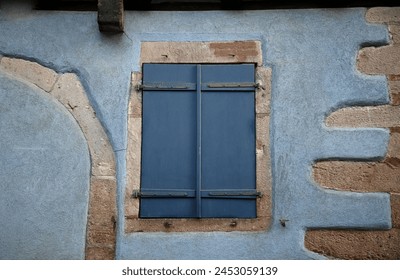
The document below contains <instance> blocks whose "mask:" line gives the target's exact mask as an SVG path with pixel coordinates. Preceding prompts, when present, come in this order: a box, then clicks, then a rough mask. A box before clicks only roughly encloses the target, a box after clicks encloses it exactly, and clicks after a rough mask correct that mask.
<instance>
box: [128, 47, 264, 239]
mask: <svg viewBox="0 0 400 280" xmlns="http://www.w3.org/2000/svg"><path fill="white" fill-rule="evenodd" d="M261 54H262V52H261V44H260V42H258V41H244V42H215V43H209V42H143V43H142V46H141V63H237V62H240V63H254V64H255V65H256V66H257V67H256V80H257V81H256V82H257V83H258V84H259V85H260V86H259V87H258V89H257V90H256V97H255V98H256V100H255V104H256V105H255V112H256V153H257V156H256V186H257V191H260V192H262V193H263V196H262V197H261V198H258V200H257V218H256V219H140V218H139V200H138V199H137V198H133V197H132V192H133V190H137V189H140V169H141V167H140V163H141V141H142V140H141V138H142V135H141V134H142V107H141V101H142V99H141V98H142V93H141V91H140V90H139V89H138V85H139V84H140V82H141V74H140V73H133V74H132V84H131V99H130V104H129V114H128V127H129V131H128V152H127V168H128V170H127V187H126V193H125V218H126V220H125V231H126V232H128V233H129V232H142V231H167V232H168V231H175V232H176V231H260V230H266V229H267V227H268V225H269V224H270V220H271V214H272V213H271V210H272V209H271V207H272V206H271V202H272V197H271V192H272V187H271V186H272V176H271V171H270V170H271V162H270V151H269V114H270V95H271V69H270V68H264V67H262V55H261Z"/></svg>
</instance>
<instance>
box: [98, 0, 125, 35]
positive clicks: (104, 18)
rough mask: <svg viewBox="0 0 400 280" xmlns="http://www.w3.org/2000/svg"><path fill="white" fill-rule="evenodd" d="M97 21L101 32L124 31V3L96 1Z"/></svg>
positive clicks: (105, 0)
mask: <svg viewBox="0 0 400 280" xmlns="http://www.w3.org/2000/svg"><path fill="white" fill-rule="evenodd" d="M97 8H98V12H97V21H98V23H99V29H100V31H101V32H113V33H118V32H123V31H124V1H123V0H98V2H97Z"/></svg>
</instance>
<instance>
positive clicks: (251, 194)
mask: <svg viewBox="0 0 400 280" xmlns="http://www.w3.org/2000/svg"><path fill="white" fill-rule="evenodd" d="M208 195H209V196H218V197H230V196H246V197H262V196H263V194H262V193H261V192H257V191H213V192H209V193H208Z"/></svg>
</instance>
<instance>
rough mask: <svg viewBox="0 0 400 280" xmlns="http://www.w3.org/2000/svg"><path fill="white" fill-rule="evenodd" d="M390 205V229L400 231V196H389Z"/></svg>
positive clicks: (396, 194)
mask: <svg viewBox="0 0 400 280" xmlns="http://www.w3.org/2000/svg"><path fill="white" fill-rule="evenodd" d="M390 203H391V206H392V227H393V228H399V229H400V194H399V193H393V194H391V196H390Z"/></svg>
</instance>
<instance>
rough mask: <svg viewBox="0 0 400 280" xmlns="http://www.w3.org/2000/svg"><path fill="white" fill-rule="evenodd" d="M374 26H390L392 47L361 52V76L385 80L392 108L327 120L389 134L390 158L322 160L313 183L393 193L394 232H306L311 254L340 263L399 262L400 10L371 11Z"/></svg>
mask: <svg viewBox="0 0 400 280" xmlns="http://www.w3.org/2000/svg"><path fill="white" fill-rule="evenodd" d="M366 19H367V20H368V21H369V22H371V23H386V24H387V25H388V29H389V33H390V36H391V43H390V45H388V46H383V47H367V48H363V49H361V50H360V52H359V55H358V59H357V66H358V69H359V71H361V72H363V73H366V74H371V75H386V76H387V80H388V86H389V94H390V105H381V106H364V107H349V108H342V109H340V110H338V111H336V112H333V113H332V114H331V115H329V116H328V117H327V118H326V120H325V123H326V125H327V126H328V127H352V128H355V127H372V128H373V127H381V128H389V129H390V141H389V145H388V149H387V154H386V157H385V158H384V159H383V160H381V161H380V162H354V161H353V162H352V161H322V162H317V163H316V164H315V165H314V166H313V176H314V180H315V181H316V182H317V183H318V184H319V185H320V186H322V187H324V188H329V189H336V190H341V191H343V190H345V191H355V192H388V193H390V194H391V210H392V229H391V230H389V231H359V230H329V229H320V230H319V229H313V230H308V231H307V232H306V236H305V246H306V248H307V249H309V250H312V251H314V252H318V253H320V254H323V255H326V256H330V257H334V258H341V259H399V258H400V247H399V244H400V242H399V238H400V231H399V230H398V228H399V224H400V220H399V219H400V214H399V213H400V210H399V209H400V198H399V197H400V195H399V194H400V131H399V127H400V106H399V105H400V78H399V77H400V75H399V74H400V44H399V42H400V8H372V9H369V10H368V11H367V13H366Z"/></svg>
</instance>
